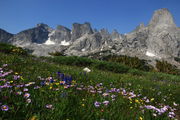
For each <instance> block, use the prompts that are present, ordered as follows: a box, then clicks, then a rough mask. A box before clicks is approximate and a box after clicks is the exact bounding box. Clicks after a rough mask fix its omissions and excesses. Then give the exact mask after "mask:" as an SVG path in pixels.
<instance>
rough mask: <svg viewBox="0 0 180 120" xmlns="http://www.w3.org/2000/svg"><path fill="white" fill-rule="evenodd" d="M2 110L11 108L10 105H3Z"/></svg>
mask: <svg viewBox="0 0 180 120" xmlns="http://www.w3.org/2000/svg"><path fill="white" fill-rule="evenodd" d="M1 110H2V111H8V110H9V107H8V106H7V105H2V106H1Z"/></svg>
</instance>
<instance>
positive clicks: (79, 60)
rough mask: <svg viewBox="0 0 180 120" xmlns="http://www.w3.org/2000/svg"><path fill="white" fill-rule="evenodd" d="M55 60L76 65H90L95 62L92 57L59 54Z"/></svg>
mask: <svg viewBox="0 0 180 120" xmlns="http://www.w3.org/2000/svg"><path fill="white" fill-rule="evenodd" d="M53 62H57V63H59V64H66V65H76V66H90V65H91V64H92V63H93V61H92V60H91V59H88V58H84V57H77V56H58V57H54V58H53Z"/></svg>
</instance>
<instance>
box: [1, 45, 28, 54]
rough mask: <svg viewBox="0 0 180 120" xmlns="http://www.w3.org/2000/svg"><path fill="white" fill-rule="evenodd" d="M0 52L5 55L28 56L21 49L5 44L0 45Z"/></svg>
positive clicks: (26, 52) (25, 51)
mask: <svg viewBox="0 0 180 120" xmlns="http://www.w3.org/2000/svg"><path fill="white" fill-rule="evenodd" d="M0 52H3V53H6V54H16V55H27V54H28V51H27V50H24V49H23V48H21V47H16V46H13V45H9V44H6V43H0Z"/></svg>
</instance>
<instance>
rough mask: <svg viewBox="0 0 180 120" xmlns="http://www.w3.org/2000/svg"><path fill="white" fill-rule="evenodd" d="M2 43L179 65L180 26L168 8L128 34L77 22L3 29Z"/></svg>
mask: <svg viewBox="0 0 180 120" xmlns="http://www.w3.org/2000/svg"><path fill="white" fill-rule="evenodd" d="M0 42H6V43H11V44H14V45H17V46H21V47H23V48H27V49H31V50H33V53H32V54H34V55H37V56H47V55H48V53H50V52H56V51H59V52H62V53H63V54H65V55H75V56H89V57H91V56H93V54H96V55H97V53H98V56H103V55H107V54H115V55H128V56H137V57H139V58H141V59H146V60H151V61H153V60H156V59H159V60H162V59H164V60H166V61H169V62H171V63H173V64H175V65H176V66H180V65H179V64H178V63H176V62H175V61H174V59H173V58H175V57H180V29H179V27H177V26H176V25H175V23H174V19H173V16H172V15H171V13H170V12H169V10H168V9H166V8H163V9H159V10H156V11H155V12H154V14H153V17H152V19H151V20H150V22H149V24H148V25H147V26H145V25H144V24H140V25H139V26H137V27H136V29H135V30H134V31H132V32H130V33H128V34H120V33H118V32H117V31H116V30H114V31H113V32H112V33H109V32H108V30H106V29H101V30H99V31H97V30H93V29H92V28H91V25H90V23H88V22H85V23H84V24H79V23H74V24H73V26H72V30H70V29H68V28H66V27H64V26H61V25H58V26H57V28H56V29H52V28H50V27H49V26H48V25H46V24H38V25H37V26H36V27H34V28H31V29H28V30H24V31H22V32H20V33H18V34H15V35H13V34H10V33H8V32H6V31H4V30H2V29H0Z"/></svg>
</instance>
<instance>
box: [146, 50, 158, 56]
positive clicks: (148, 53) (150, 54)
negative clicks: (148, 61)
mask: <svg viewBox="0 0 180 120" xmlns="http://www.w3.org/2000/svg"><path fill="white" fill-rule="evenodd" d="M146 55H147V56H149V57H155V56H156V55H155V54H154V53H151V52H149V51H147V52H146Z"/></svg>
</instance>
